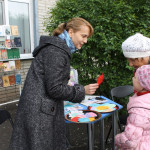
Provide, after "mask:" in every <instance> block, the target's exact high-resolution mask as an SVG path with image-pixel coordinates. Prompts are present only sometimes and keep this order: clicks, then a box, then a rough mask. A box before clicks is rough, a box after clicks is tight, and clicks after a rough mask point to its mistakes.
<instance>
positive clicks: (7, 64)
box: [0, 25, 22, 95]
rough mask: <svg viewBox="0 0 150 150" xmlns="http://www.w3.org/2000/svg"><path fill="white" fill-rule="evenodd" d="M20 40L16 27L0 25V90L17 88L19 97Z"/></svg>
mask: <svg viewBox="0 0 150 150" xmlns="http://www.w3.org/2000/svg"><path fill="white" fill-rule="evenodd" d="M21 46H22V44H21V38H20V36H19V32H18V26H16V25H12V26H9V25H0V89H1V88H7V87H13V86H16V87H18V86H19V93H20V95H21V84H22V82H21V73H20V70H21V62H20V52H19V47H21Z"/></svg>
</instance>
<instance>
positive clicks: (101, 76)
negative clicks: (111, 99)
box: [97, 73, 104, 85]
mask: <svg viewBox="0 0 150 150" xmlns="http://www.w3.org/2000/svg"><path fill="white" fill-rule="evenodd" d="M103 80H104V75H103V73H102V74H101V75H100V76H99V77H98V79H97V83H98V84H99V85H101V84H102V82H103Z"/></svg>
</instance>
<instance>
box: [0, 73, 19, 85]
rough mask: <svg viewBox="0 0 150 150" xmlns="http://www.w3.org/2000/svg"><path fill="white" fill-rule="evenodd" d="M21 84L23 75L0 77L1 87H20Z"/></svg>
mask: <svg viewBox="0 0 150 150" xmlns="http://www.w3.org/2000/svg"><path fill="white" fill-rule="evenodd" d="M20 84H21V75H20V74H15V75H6V76H2V77H0V87H8V86H12V85H20Z"/></svg>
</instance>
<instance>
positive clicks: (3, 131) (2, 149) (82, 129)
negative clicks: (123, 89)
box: [0, 103, 112, 150]
mask: <svg viewBox="0 0 150 150" xmlns="http://www.w3.org/2000/svg"><path fill="white" fill-rule="evenodd" d="M0 108H4V109H6V110H8V111H9V112H10V113H11V115H12V118H13V120H14V117H15V113H16V110H17V103H13V104H9V105H5V106H0ZM110 123H111V119H110V118H108V119H107V120H106V119H105V136H106V135H107V133H108V129H109V126H110ZM99 128H100V124H99V123H95V126H94V131H95V133H94V138H95V139H94V150H100V130H99ZM11 132H12V127H11V125H10V123H9V121H5V122H4V123H3V124H1V125H0V150H8V145H9V141H10V137H11ZM68 139H69V141H70V144H71V145H72V147H70V148H69V149H68V150H87V149H88V147H87V145H88V139H87V128H86V125H85V124H69V136H68ZM109 140H110V141H109V143H108V144H107V145H106V146H105V150H111V149H112V148H111V146H112V144H111V139H109Z"/></svg>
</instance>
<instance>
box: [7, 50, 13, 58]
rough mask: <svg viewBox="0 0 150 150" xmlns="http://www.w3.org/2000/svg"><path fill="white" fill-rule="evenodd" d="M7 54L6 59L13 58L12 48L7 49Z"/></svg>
mask: <svg viewBox="0 0 150 150" xmlns="http://www.w3.org/2000/svg"><path fill="white" fill-rule="evenodd" d="M7 56H8V59H13V58H14V51H13V49H7Z"/></svg>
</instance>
